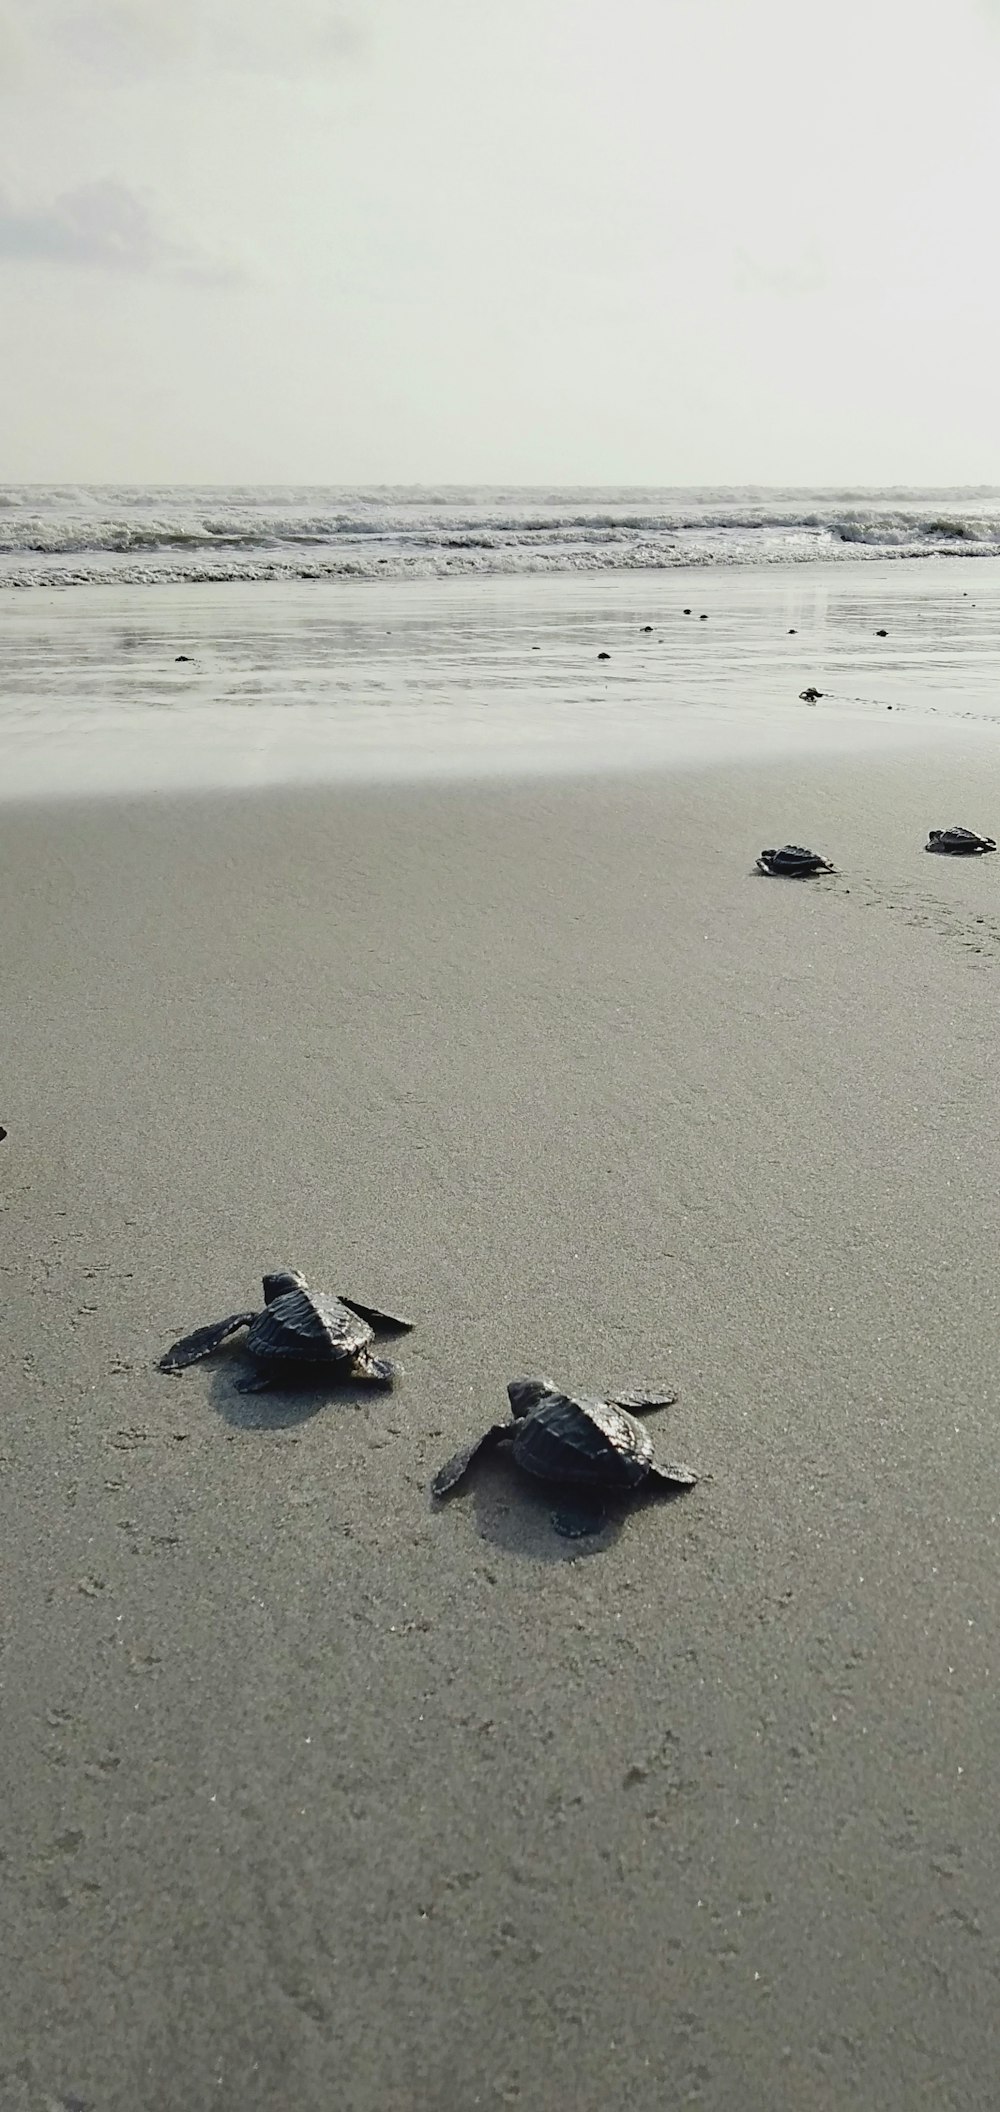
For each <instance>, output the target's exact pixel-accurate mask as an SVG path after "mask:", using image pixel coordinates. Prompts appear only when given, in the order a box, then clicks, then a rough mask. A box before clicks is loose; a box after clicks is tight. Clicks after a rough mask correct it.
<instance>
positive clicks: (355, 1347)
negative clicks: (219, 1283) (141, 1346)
mask: <svg viewBox="0 0 1000 2112" xmlns="http://www.w3.org/2000/svg"><path fill="white" fill-rule="evenodd" d="M412 1325H413V1322H412V1320H400V1319H399V1318H397V1317H396V1316H395V1315H394V1314H392V1313H381V1312H379V1310H378V1308H377V1306H373V1305H359V1304H358V1301H357V1299H355V1298H345V1297H340V1298H334V1297H333V1296H332V1295H331V1294H330V1292H328V1291H311V1290H310V1289H309V1286H308V1284H307V1283H306V1280H305V1277H304V1276H300V1274H299V1272H298V1270H297V1269H277V1270H275V1272H274V1273H273V1275H270V1276H265V1277H264V1310H263V1312H260V1313H230V1315H229V1318H228V1319H227V1320H215V1321H213V1322H212V1323H211V1325H210V1326H209V1327H199V1328H197V1329H196V1331H195V1333H194V1334H193V1335H184V1336H182V1338H181V1340H180V1341H179V1342H175V1343H174V1345H173V1348H172V1349H168V1350H167V1352H166V1355H165V1356H162V1357H161V1358H160V1370H161V1371H170V1372H175V1371H184V1370H186V1368H187V1366H188V1365H189V1364H196V1363H197V1362H198V1360H199V1358H200V1357H210V1356H211V1355H212V1352H213V1350H216V1349H218V1348H219V1347H220V1344H221V1343H223V1342H225V1341H226V1339H227V1337H228V1336H229V1335H235V1334H236V1332H237V1330H238V1329H239V1328H241V1327H245V1328H247V1329H249V1333H248V1335H247V1348H248V1350H249V1351H250V1354H251V1356H252V1357H255V1358H256V1359H257V1360H258V1362H259V1364H260V1365H261V1367H262V1369H261V1371H260V1373H259V1374H258V1375H257V1376H256V1377H254V1378H251V1379H244V1380H243V1381H242V1382H241V1383H240V1384H239V1386H238V1388H237V1391H238V1392H239V1393H263V1392H264V1390H265V1389H266V1388H267V1387H269V1386H274V1385H279V1384H281V1383H282V1381H284V1382H285V1383H294V1380H295V1378H296V1377H297V1376H300V1375H302V1374H304V1373H306V1372H308V1373H310V1374H311V1375H312V1376H316V1375H317V1373H322V1372H323V1371H328V1372H329V1374H330V1376H331V1378H340V1379H367V1380H369V1381H370V1383H371V1384H372V1385H373V1386H391V1385H392V1382H393V1380H394V1379H395V1378H396V1377H397V1376H398V1367H397V1366H396V1365H395V1364H392V1363H390V1362H389V1359H388V1358H387V1357H375V1356H373V1355H372V1353H371V1346H370V1345H371V1344H372V1342H374V1340H375V1330H376V1328H380V1329H386V1330H388V1331H390V1332H393V1333H400V1334H401V1333H404V1332H406V1331H407V1330H408V1329H409V1328H411V1327H412Z"/></svg>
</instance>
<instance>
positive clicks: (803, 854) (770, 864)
mask: <svg viewBox="0 0 1000 2112" xmlns="http://www.w3.org/2000/svg"><path fill="white" fill-rule="evenodd" d="M834 870H835V868H834V867H833V866H832V865H831V864H830V862H829V860H828V859H826V858H821V857H820V856H819V853H818V852H817V851H807V850H805V848H804V847H803V845H802V844H801V843H786V844H783V845H782V847H781V850H780V851H762V852H761V854H760V857H759V858H758V860H757V871H758V872H759V873H783V874H784V875H785V876H786V877H787V878H788V879H789V880H807V879H808V878H809V875H810V873H832V872H833V871H834Z"/></svg>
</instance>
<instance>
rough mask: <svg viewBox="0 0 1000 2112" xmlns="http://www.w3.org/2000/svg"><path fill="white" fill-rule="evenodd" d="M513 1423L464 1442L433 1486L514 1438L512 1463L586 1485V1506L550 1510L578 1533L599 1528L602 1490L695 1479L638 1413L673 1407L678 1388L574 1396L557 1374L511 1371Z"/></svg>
mask: <svg viewBox="0 0 1000 2112" xmlns="http://www.w3.org/2000/svg"><path fill="white" fill-rule="evenodd" d="M507 1395H508V1399H509V1401H510V1408H511V1417H512V1420H511V1421H510V1422H509V1423H494V1424H493V1426H492V1428H491V1429H489V1430H487V1432H486V1434H485V1436H484V1437H477V1438H476V1439H475V1441H474V1443H473V1444H471V1445H464V1446H463V1447H462V1450H461V1452H456V1453H455V1456H454V1458H453V1459H449V1461H448V1463H447V1465H446V1466H444V1467H442V1468H441V1469H440V1471H439V1472H438V1473H437V1474H435V1476H434V1480H433V1481H432V1483H431V1489H432V1491H433V1493H434V1495H435V1496H447V1495H449V1494H450V1493H451V1491H452V1489H456V1488H457V1487H458V1484H459V1482H460V1481H462V1480H464V1477H465V1475H466V1474H467V1473H468V1471H469V1468H470V1467H471V1465H472V1463H473V1460H474V1459H476V1458H478V1456H479V1454H480V1453H481V1452H486V1451H490V1450H492V1448H493V1446H495V1445H502V1444H507V1443H508V1442H509V1443H510V1444H511V1445H512V1446H513V1452H514V1460H515V1464H516V1465H517V1466H519V1467H521V1468H523V1470H524V1472H525V1473H526V1474H534V1475H535V1476H536V1477H537V1479H538V1480H539V1481H550V1482H556V1483H559V1482H565V1483H567V1484H568V1486H569V1487H570V1488H574V1489H579V1490H580V1491H582V1492H585V1494H586V1496H587V1497H588V1499H589V1500H588V1501H587V1503H586V1507H585V1508H583V1507H581V1508H580V1509H575V1510H561V1511H555V1512H553V1519H552V1522H553V1524H554V1525H555V1527H556V1530H557V1531H558V1532H560V1533H565V1534H566V1536H567V1538H569V1539H576V1538H578V1537H580V1536H581V1535H582V1534H584V1533H593V1532H596V1531H597V1530H598V1529H599V1527H600V1525H601V1523H602V1522H603V1518H604V1507H603V1504H602V1503H601V1497H602V1496H604V1495H608V1496H624V1495H628V1494H629V1493H630V1492H631V1491H632V1490H634V1489H637V1488H638V1487H639V1486H640V1484H641V1483H643V1482H646V1481H648V1482H652V1483H653V1484H654V1485H655V1486H659V1487H660V1488H663V1487H666V1488H670V1489H675V1490H676V1489H690V1488H693V1487H694V1484H695V1482H696V1481H697V1479H698V1476H697V1474H693V1473H692V1471H691V1468H690V1467H675V1466H662V1465H661V1464H660V1463H659V1461H658V1460H655V1459H654V1458H653V1440H652V1438H651V1437H650V1435H649V1431H648V1430H647V1429H645V1428H644V1426H643V1424H642V1423H640V1422H638V1421H637V1419H636V1418H637V1415H638V1414H640V1413H642V1412H643V1411H644V1410H647V1409H651V1408H669V1407H670V1406H671V1404H672V1402H674V1401H675V1400H676V1399H677V1395H676V1393H673V1392H670V1391H667V1392H664V1393H641V1392H640V1393H620V1394H618V1395H617V1396H616V1398H615V1399H614V1400H613V1401H596V1400H577V1399H576V1398H575V1397H574V1395H573V1394H570V1393H561V1392H560V1390H559V1388H558V1386H557V1385H556V1384H555V1382H554V1380H552V1379H511V1381H510V1384H509V1386H508V1388H507Z"/></svg>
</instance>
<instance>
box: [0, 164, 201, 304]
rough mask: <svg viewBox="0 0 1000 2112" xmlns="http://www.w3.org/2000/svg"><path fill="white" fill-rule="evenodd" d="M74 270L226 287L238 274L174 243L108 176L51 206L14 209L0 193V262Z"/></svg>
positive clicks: (144, 207)
mask: <svg viewBox="0 0 1000 2112" xmlns="http://www.w3.org/2000/svg"><path fill="white" fill-rule="evenodd" d="M4 260H6V261H7V262H14V263H22V264H58V265H74V266H77V267H79V268H83V269H85V270H100V271H115V272H122V273H127V274H130V275H133V276H139V277H158V278H171V279H186V280H188V281H189V282H191V283H193V284H200V285H215V286H218V285H227V284H233V283H235V282H236V281H237V280H238V279H239V278H240V276H241V274H240V273H239V272H238V271H236V270H235V268H233V267H226V266H222V265H219V264H215V263H213V262H212V260H211V259H209V258H207V257H203V256H201V255H200V254H199V253H198V252H197V251H196V250H194V249H191V248H188V247H186V246H185V245H184V244H182V243H178V242H173V241H171V240H170V238H169V237H168V236H167V235H166V234H164V232H163V231H162V229H161V228H160V227H159V226H158V224H157V221H156V217H155V215H154V213H153V212H152V211H151V209H150V207H149V205H148V204H147V203H146V201H145V200H144V199H143V198H142V197H141V196H140V194H139V193H138V192H137V191H134V190H131V189H130V187H129V185H128V184H125V183H118V182H116V181H115V180H114V178H111V177H108V178H106V179H105V180H104V181H103V182H99V183H81V184H78V185H77V186H76V187H75V188H74V189H73V190H70V191H63V192H61V193H60V195H59V196H58V197H57V198H54V199H53V201H52V203H51V205H42V206H39V205H34V206H23V205H17V204H16V203H15V202H14V201H13V200H12V199H11V198H10V197H8V196H7V194H6V193H5V192H3V191H2V190H0V261H4Z"/></svg>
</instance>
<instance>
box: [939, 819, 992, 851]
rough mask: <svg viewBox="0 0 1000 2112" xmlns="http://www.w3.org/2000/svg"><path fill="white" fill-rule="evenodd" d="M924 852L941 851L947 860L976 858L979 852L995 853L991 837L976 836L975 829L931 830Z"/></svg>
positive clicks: (956, 827)
mask: <svg viewBox="0 0 1000 2112" xmlns="http://www.w3.org/2000/svg"><path fill="white" fill-rule="evenodd" d="M924 849H925V851H943V852H944V854H945V856H946V857H949V858H977V857H978V856H979V853H980V852H981V851H995V850H996V844H995V843H994V841H993V838H992V836H977V835H976V832H975V829H960V828H959V827H958V826H957V824H956V826H955V828H953V829H931V831H930V834H929V835H928V838H927V842H926V843H925V845H924Z"/></svg>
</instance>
